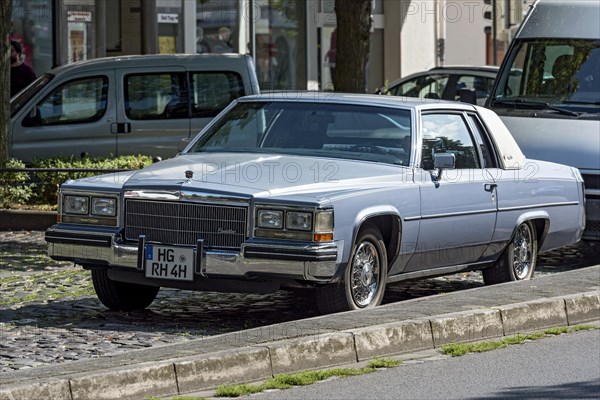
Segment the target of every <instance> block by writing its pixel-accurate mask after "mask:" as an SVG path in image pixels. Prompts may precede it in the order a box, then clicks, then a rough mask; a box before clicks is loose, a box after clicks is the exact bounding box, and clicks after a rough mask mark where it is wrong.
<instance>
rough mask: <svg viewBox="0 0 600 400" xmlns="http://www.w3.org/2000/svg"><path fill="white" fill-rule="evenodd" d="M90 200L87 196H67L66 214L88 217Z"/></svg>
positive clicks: (65, 202) (65, 201)
mask: <svg viewBox="0 0 600 400" xmlns="http://www.w3.org/2000/svg"><path fill="white" fill-rule="evenodd" d="M89 202H90V199H89V198H88V197H87V196H65V197H64V200H63V207H64V208H63V210H64V212H65V214H80V215H87V214H88V212H89Z"/></svg>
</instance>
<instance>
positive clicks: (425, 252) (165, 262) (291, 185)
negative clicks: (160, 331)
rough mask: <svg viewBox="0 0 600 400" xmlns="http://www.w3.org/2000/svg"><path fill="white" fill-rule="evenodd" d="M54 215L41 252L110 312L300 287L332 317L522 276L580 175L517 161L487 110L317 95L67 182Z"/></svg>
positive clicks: (252, 106)
mask: <svg viewBox="0 0 600 400" xmlns="http://www.w3.org/2000/svg"><path fill="white" fill-rule="evenodd" d="M59 207H60V210H59V217H60V222H59V223H57V224H55V225H54V226H52V227H51V228H49V229H48V231H47V233H46V240H47V241H48V243H49V254H50V256H51V257H52V258H54V259H57V260H71V261H74V262H75V263H77V264H80V265H82V266H83V267H84V268H86V269H90V270H91V271H92V279H93V282H94V287H95V289H96V293H97V295H98V297H99V298H100V300H101V301H102V303H103V304H105V305H106V306H107V307H109V308H111V309H120V310H131V309H136V308H144V307H147V306H148V305H150V304H151V302H152V301H153V300H154V298H155V296H156V294H157V291H158V290H159V288H160V287H175V288H182V289H190V290H208V291H234V292H235V291H240V292H269V291H275V290H278V289H280V288H298V287H301V288H310V289H313V290H314V293H315V296H316V297H317V300H318V301H317V304H318V306H319V308H320V310H321V311H322V312H336V311H343V310H351V309H358V308H364V307H373V306H376V305H378V304H380V302H381V300H382V297H383V293H384V290H385V286H386V284H387V283H389V282H394V281H399V280H405V279H416V278H422V277H426V276H436V275H444V274H448V273H453V272H456V271H461V270H469V269H481V270H483V274H484V280H485V282H486V283H497V282H506V281H514V280H523V279H529V278H531V277H532V275H533V272H534V270H535V264H536V257H537V254H538V253H539V252H543V251H547V250H550V249H553V248H557V247H560V246H564V245H568V244H571V243H575V242H577V241H578V240H579V238H580V236H581V233H582V231H583V221H584V209H583V185H582V179H581V176H580V175H579V172H578V171H577V170H576V169H575V168H572V167H568V166H564V165H559V164H553V163H548V162H538V161H535V160H528V159H526V158H525V157H524V156H523V154H522V153H521V151H520V149H519V147H518V146H517V145H516V143H515V142H514V140H513V138H512V136H511V135H510V133H509V132H508V130H507V129H506V128H505V126H504V125H503V124H502V122H501V121H500V119H499V118H498V117H497V116H496V114H494V113H493V112H492V111H490V110H487V109H484V108H481V107H478V106H474V105H470V104H465V103H458V102H423V101H414V102H405V101H403V100H402V99H400V98H397V97H393V96H374V95H354V94H331V93H318V92H312V93H300V94H295V95H294V96H290V94H289V93H279V94H278V93H269V94H264V95H261V96H247V97H244V98H240V99H238V100H236V101H235V102H233V103H232V104H231V105H230V106H228V107H227V108H226V109H225V110H224V111H223V112H222V113H221V114H219V116H218V117H217V118H216V119H215V120H213V121H212V122H211V123H210V124H209V125H208V126H207V127H206V128H205V129H204V130H203V131H202V132H201V133H200V134H199V135H198V136H197V137H196V138H195V139H194V140H193V141H192V142H191V143H189V145H188V146H187V147H186V149H185V150H184V151H183V152H182V153H181V154H180V155H178V156H176V157H174V158H172V159H169V160H165V161H161V162H159V163H155V164H153V165H151V166H149V167H147V168H144V169H142V170H139V171H136V172H127V173H120V174H109V175H102V176H98V177H95V178H93V179H89V178H87V179H79V180H72V181H68V182H65V183H64V184H63V185H62V186H61V189H60V200H59Z"/></svg>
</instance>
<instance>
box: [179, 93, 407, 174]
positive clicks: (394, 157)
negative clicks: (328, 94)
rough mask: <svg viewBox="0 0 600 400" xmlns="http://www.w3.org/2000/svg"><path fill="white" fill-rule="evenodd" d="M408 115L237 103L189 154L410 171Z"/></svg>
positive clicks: (380, 109) (371, 109) (336, 107)
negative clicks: (311, 159)
mask: <svg viewBox="0 0 600 400" xmlns="http://www.w3.org/2000/svg"><path fill="white" fill-rule="evenodd" d="M410 127H411V120H410V111H409V110H398V109H393V108H384V107H369V106H359V105H341V104H324V103H323V102H318V103H316V102H315V103H312V102H241V103H238V104H237V105H236V106H235V107H234V108H232V109H231V110H230V111H229V112H228V113H227V114H226V115H224V116H223V117H221V118H219V120H218V121H217V122H216V123H215V125H213V126H212V127H210V128H209V130H208V131H206V132H205V133H204V134H203V135H202V137H201V138H200V139H199V140H198V141H197V142H196V143H195V144H194V145H193V147H192V148H191V150H190V151H189V152H191V153H194V152H252V153H277V154H293V155H304V156H317V157H330V158H345V159H360V160H366V161H375V162H383V163H389V164H396V165H408V163H409V157H410V147H411V128H410Z"/></svg>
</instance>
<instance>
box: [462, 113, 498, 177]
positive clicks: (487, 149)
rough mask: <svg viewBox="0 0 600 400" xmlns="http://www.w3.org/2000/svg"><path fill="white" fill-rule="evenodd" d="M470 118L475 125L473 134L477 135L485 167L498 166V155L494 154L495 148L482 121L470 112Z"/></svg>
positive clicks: (476, 139)
mask: <svg viewBox="0 0 600 400" xmlns="http://www.w3.org/2000/svg"><path fill="white" fill-rule="evenodd" d="M468 118H469V121H470V122H471V126H472V127H473V133H474V135H473V136H475V142H476V143H477V145H478V146H479V149H481V156H482V157H483V168H497V167H498V164H497V163H496V157H495V156H494V151H493V150H494V149H493V147H492V144H491V143H490V141H489V137H488V135H487V134H486V132H485V129H484V128H483V125H482V123H481V121H480V120H479V118H478V117H477V116H476V115H475V114H468Z"/></svg>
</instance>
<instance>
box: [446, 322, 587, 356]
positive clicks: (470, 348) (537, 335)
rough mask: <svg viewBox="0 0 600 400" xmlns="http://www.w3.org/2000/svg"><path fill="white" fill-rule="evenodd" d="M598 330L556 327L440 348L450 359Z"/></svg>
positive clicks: (585, 326) (583, 326)
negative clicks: (557, 336)
mask: <svg viewBox="0 0 600 400" xmlns="http://www.w3.org/2000/svg"><path fill="white" fill-rule="evenodd" d="M589 329H598V328H597V327H595V326H591V325H575V326H572V327H566V326H561V327H556V328H549V329H546V330H545V331H543V332H534V333H530V334H527V335H521V334H518V335H514V336H508V337H505V338H503V339H501V340H490V341H484V342H477V343H451V344H447V345H444V346H442V347H441V350H442V353H444V354H447V355H449V356H452V357H458V356H462V355H465V354H467V353H481V352H484V351H491V350H496V349H502V348H504V347H506V346H510V345H515V344H522V343H525V342H526V341H528V340H539V339H543V338H545V337H548V336H554V335H561V334H563V333H570V332H577V331H582V330H589Z"/></svg>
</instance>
